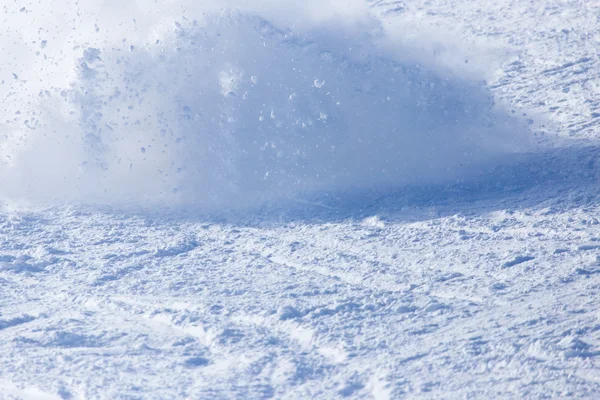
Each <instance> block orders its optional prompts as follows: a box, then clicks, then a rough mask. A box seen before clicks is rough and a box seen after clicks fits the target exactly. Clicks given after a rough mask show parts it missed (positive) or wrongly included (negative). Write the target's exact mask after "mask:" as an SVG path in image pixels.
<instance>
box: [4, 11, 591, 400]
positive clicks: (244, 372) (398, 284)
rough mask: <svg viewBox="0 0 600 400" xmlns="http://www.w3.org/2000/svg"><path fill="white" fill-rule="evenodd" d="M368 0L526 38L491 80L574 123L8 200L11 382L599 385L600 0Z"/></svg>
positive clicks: (547, 390)
mask: <svg viewBox="0 0 600 400" xmlns="http://www.w3.org/2000/svg"><path fill="white" fill-rule="evenodd" d="M370 4H371V6H372V7H373V9H374V10H375V12H380V13H381V14H382V18H384V20H389V21H390V23H392V22H393V21H402V20H403V19H406V18H408V19H413V20H415V19H416V20H419V21H425V22H426V23H427V24H431V25H435V24H440V25H441V26H445V27H449V26H457V27H458V28H456V29H457V30H458V33H457V35H458V36H459V37H461V38H462V39H464V40H469V38H473V37H488V36H492V37H494V38H495V39H496V40H498V41H501V42H502V43H503V44H504V45H506V46H509V47H511V46H512V47H513V48H514V49H515V51H517V49H518V55H516V56H515V57H516V58H515V59H514V60H510V61H507V63H506V64H505V65H504V66H503V71H502V72H499V73H498V76H497V77H496V78H495V81H494V82H489V83H490V85H491V87H492V88H493V91H494V94H495V95H496V96H497V98H498V100H500V101H504V102H507V104H511V105H512V106H514V107H515V108H516V109H520V108H522V109H526V110H532V111H534V112H539V113H541V114H542V115H544V116H545V117H546V118H548V121H549V123H553V124H556V125H557V126H560V127H562V128H563V129H560V130H559V131H558V133H560V134H561V135H564V136H576V137H577V138H571V139H569V140H570V141H565V142H564V143H565V145H564V146H562V147H558V148H556V149H550V150H547V151H544V152H540V153H538V154H532V155H524V156H522V157H521V158H519V159H518V160H517V162H516V163H515V164H514V165H508V166H505V167H498V168H497V169H495V170H493V171H485V172H483V173H482V175H481V176H480V177H479V178H478V179H476V180H474V181H468V182H463V183H458V184H456V185H448V186H445V187H432V188H416V187H415V188H405V189H403V190H399V191H389V192H378V193H347V194H345V195H344V196H340V197H339V198H333V199H330V200H327V201H322V199H318V200H315V201H312V200H311V199H308V200H303V199H300V200H298V199H295V200H294V201H293V202H290V203H292V204H290V203H288V204H285V203H284V204H283V205H282V206H281V208H276V209H268V208H265V209H264V210H259V211H257V212H256V213H255V214H253V215H251V216H249V215H237V216H236V215H232V216H222V215H203V216H196V215H194V216H185V215H161V214H156V213H142V212H140V213H125V212H120V211H118V210H109V209H98V208H86V207H74V206H73V207H55V208H50V209H39V210H35V209H34V210H28V211H25V210H10V209H9V208H8V207H7V208H5V210H3V211H2V212H1V213H0V354H2V357H0V398H2V399H20V398H26V399H88V398H102V399H117V398H119V399H134V398H144V399H170V398H172V399H180V398H181V399H183V398H216V399H218V398H249V399H254V398H261V399H262V398H278V399H279V398H282V399H285V398H287V399H296V398H344V397H347V398H374V399H394V398H425V399H428V398H484V399H485V398H502V399H509V398H515V399H520V398H536V399H537V398H566V397H570V398H589V399H593V398H597V397H598V395H599V393H600V369H599V368H598V363H599V360H600V358H599V357H600V321H599V317H600V316H599V314H598V307H597V299H598V295H599V290H600V289H599V288H600V221H599V219H600V217H598V215H599V212H600V205H599V204H600V192H599V191H598V188H597V182H598V179H597V172H596V170H597V168H596V160H597V159H598V156H599V153H600V150H598V147H597V143H596V140H597V139H596V136H597V129H598V124H597V119H598V118H600V116H599V115H596V114H598V99H597V97H598V91H597V90H595V86H594V85H595V83H594V79H595V78H597V75H598V71H600V67H599V66H598V65H597V60H598V59H597V57H595V50H594V47H593V46H595V43H597V40H596V39H597V38H598V37H599V36H598V34H599V33H598V27H597V26H598V23H597V20H596V16H595V14H597V12H596V11H597V7H596V6H595V3H594V2H586V1H576V2H561V3H558V2H542V1H534V2H528V3H523V2H517V1H500V2H494V3H493V4H487V3H486V5H485V7H483V6H482V7H480V8H476V7H474V6H473V4H472V3H471V2H466V1H459V2H455V1H452V2H449V1H443V0H433V1H428V2H423V1H416V2H410V3H405V2H382V1H372V2H371V3H370ZM477 21H479V22H477ZM481 21H485V23H483V22H481ZM567 21H570V22H568V23H567ZM540 22H542V23H540ZM567 24H568V27H567V26H565V25H567ZM524 27H528V28H527V30H526V31H525V33H524V32H523V30H524V29H525V28H524ZM582 38H583V39H582ZM566 49H568V50H566ZM591 53H593V54H594V57H591V56H590V54H591ZM542 103H543V104H542ZM583 138H586V139H587V140H586V141H583V140H581V141H580V140H576V139H583Z"/></svg>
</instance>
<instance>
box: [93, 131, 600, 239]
mask: <svg viewBox="0 0 600 400" xmlns="http://www.w3.org/2000/svg"><path fill="white" fill-rule="evenodd" d="M599 162H600V146H598V145H597V144H596V143H594V142H591V141H585V142H584V141H578V142H576V143H571V144H570V145H566V146H563V147H557V148H544V149H540V150H538V151H535V152H531V153H524V154H515V155H512V156H511V157H510V158H507V159H505V160H504V162H503V163H502V164H501V165H496V166H494V167H489V168H485V169H482V170H481V171H480V172H479V173H477V174H476V175H475V176H472V177H471V178H469V179H464V180H461V181H457V182H454V183H451V184H444V185H412V186H398V187H388V188H386V189H377V190H347V191H322V192H314V193H304V194H303V195H300V196H297V197H295V198H293V199H292V198H288V199H284V200H281V201H278V202H275V203H269V204H263V205H262V206H260V207H255V208H251V209H246V210H243V211H240V210H234V209H230V210H222V211H220V212H212V213H206V212H202V211H201V210H194V209H190V208H187V209H181V210H173V209H162V210H157V209H156V208H153V209H140V208H138V209H137V210H130V211H131V213H133V214H134V215H136V216H138V217H142V218H145V219H146V220H147V223H148V224H165V223H169V222H171V223H176V222H182V221H187V222H190V221H194V222H199V223H206V224H225V225H231V226H238V227H241V226H243V227H253V226H260V227H268V226H281V225H286V224H297V223H299V224H323V223H339V222H343V221H360V220H362V219H364V218H368V217H372V216H378V217H379V218H381V219H382V220H384V221H386V222H391V223H402V222H415V221H424V220H430V219H434V218H440V217H444V216H449V215H456V214H461V215H467V216H479V215H485V214H487V213H491V212H494V211H498V210H506V211H509V212H510V211H515V210H519V209H529V210H534V211H535V210H541V209H547V212H549V213H558V212H564V211H567V210H569V209H572V208H576V207H579V208H581V207H586V206H591V205H595V204H598V203H599V202H600V190H599V187H598V182H600V169H599V168H598V167H599V166H598V163H599ZM93 208H94V210H96V211H99V210H101V211H103V212H107V213H111V214H112V213H123V210H122V209H118V208H115V207H101V209H98V207H93ZM129 215H131V214H129Z"/></svg>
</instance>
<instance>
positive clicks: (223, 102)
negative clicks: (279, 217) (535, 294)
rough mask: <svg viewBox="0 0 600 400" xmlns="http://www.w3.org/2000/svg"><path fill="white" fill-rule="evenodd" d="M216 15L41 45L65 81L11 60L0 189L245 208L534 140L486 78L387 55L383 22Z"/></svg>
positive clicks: (471, 161)
mask: <svg viewBox="0 0 600 400" xmlns="http://www.w3.org/2000/svg"><path fill="white" fill-rule="evenodd" d="M217 15H218V16H217V17H215V16H212V15H209V14H206V15H204V16H202V15H195V16H194V17H197V19H193V18H189V16H188V18H181V19H179V20H172V21H164V20H163V21H160V23H158V24H155V25H154V28H153V29H148V30H147V32H146V33H145V34H139V33H138V34H137V35H133V36H130V37H128V38H124V39H122V40H120V41H119V40H115V39H114V38H112V37H109V38H108V39H107V36H110V35H106V36H104V38H103V37H102V35H98V38H96V39H95V40H92V39H91V38H90V37H86V38H85V39H87V40H86V41H85V42H83V41H82V43H81V44H80V45H77V46H75V47H74V48H73V49H72V52H71V54H73V56H72V57H71V58H69V57H68V56H67V55H64V52H62V51H61V52H60V54H62V55H61V56H58V55H55V56H54V58H52V57H50V58H48V57H47V56H46V55H44V57H46V60H47V62H48V63H50V64H51V62H50V60H55V61H54V64H55V65H62V66H64V65H68V66H69V68H70V69H69V70H68V71H69V73H67V74H66V79H64V80H67V81H68V83H67V84H65V83H63V82H60V80H59V79H53V78H52V77H51V76H50V74H49V73H48V72H44V73H42V72H40V71H43V68H40V69H38V70H37V74H38V75H37V76H36V75H34V74H33V72H31V71H30V72H29V75H30V76H29V80H26V79H25V78H22V77H19V74H18V73H15V76H13V77H12V78H11V79H12V80H11V81H10V82H9V84H8V85H5V86H7V87H8V86H10V89H11V90H10V93H11V94H12V96H13V99H15V100H14V102H13V105H12V106H9V107H8V108H7V109H6V110H4V112H5V113H7V115H4V116H3V118H1V120H2V123H3V125H2V126H1V127H0V132H1V135H2V136H0V152H1V154H0V187H1V189H0V194H1V195H3V196H4V197H6V198H10V199H21V200H28V201H44V202H47V201H52V202H56V201H58V202H83V203H100V204H127V203H133V204H158V205H174V206H177V207H182V206H199V207H204V208H214V207H224V206H225V207H246V206H251V205H256V204H258V203H260V202H264V201H270V200H277V199H281V198H286V197H294V196H301V195H302V194H304V193H310V192H315V191H323V190H326V191H335V190H346V189H354V188H359V189H364V188H376V187H398V186H401V185H405V184H423V183H427V184H429V183H439V182H445V181H448V180H454V179H457V178H461V177H465V176H468V175H469V174H472V173H473V172H475V171H477V170H479V169H480V168H481V167H482V166H485V165H488V164H489V163H497V162H499V161H500V160H502V158H503V157H504V156H505V155H506V154H508V153H513V152H515V151H518V150H519V149H520V148H521V147H522V146H523V144H524V135H523V131H524V129H523V127H522V126H521V125H520V124H519V123H518V122H517V121H514V120H512V119H511V118H509V117H508V116H507V115H506V114H505V113H504V112H503V111H502V110H500V109H499V108H498V107H496V106H495V104H494V101H493V99H492V97H491V95H490V94H489V92H488V91H487V90H486V88H485V84H484V83H482V82H480V81H477V80H467V79H464V78H459V77H458V75H452V74H444V73H441V72H439V71H438V72H433V68H427V66H423V65H419V64H416V63H415V62H411V61H408V60H402V59H399V58H398V56H397V54H400V53H401V50H399V49H397V48H396V49H394V54H396V56H394V55H392V54H391V53H386V52H385V51H383V50H382V49H383V47H382V46H379V43H380V42H381V40H382V35H385V34H384V33H383V31H382V30H378V29H377V26H376V25H375V28H373V29H372V30H370V31H368V32H369V33H368V34H365V30H364V25H361V28H360V29H358V28H357V29H355V30H354V32H353V30H352V29H350V28H347V27H346V28H343V29H341V28H339V27H334V26H332V27H331V28H328V25H327V24H326V23H321V24H317V25H315V26H313V27H309V28H302V30H301V33H296V32H294V31H293V30H289V29H287V30H285V29H282V28H280V27H279V26H277V24H276V23H274V22H270V21H267V20H266V19H265V18H263V17H261V16H258V15H256V14H253V13H245V12H240V11H227V12H222V13H218V14H217ZM134 22H135V20H134ZM95 29H96V30H99V28H98V27H97V26H96V28H95ZM113 36H114V35H113ZM385 39H386V40H387V43H388V44H387V46H386V47H389V41H390V40H389V39H390V38H385ZM39 46H40V48H41V49H42V50H41V51H43V50H45V49H46V48H47V46H48V42H47V41H39ZM39 52H40V50H39V49H38V53H39ZM57 54H58V53H57ZM65 60H66V61H65ZM38 81H39V82H38ZM34 90H36V91H37V93H35V96H33V95H32V92H33V91H34ZM11 107H12V108H17V109H18V110H17V111H16V112H11V111H13V110H12V109H11ZM9 113H10V115H8V114H9Z"/></svg>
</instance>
